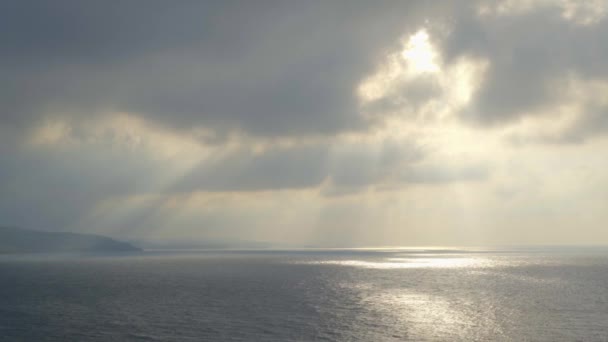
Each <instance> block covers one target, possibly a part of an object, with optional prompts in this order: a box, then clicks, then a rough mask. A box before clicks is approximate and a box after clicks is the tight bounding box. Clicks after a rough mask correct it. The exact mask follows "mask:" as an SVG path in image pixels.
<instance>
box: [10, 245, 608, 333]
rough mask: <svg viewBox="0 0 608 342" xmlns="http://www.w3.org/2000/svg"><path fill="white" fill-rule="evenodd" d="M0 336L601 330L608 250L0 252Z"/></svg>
mask: <svg viewBox="0 0 608 342" xmlns="http://www.w3.org/2000/svg"><path fill="white" fill-rule="evenodd" d="M0 341H608V251H606V250H601V249H595V250H590V249H587V250H578V251H577V250H560V251H558V250H553V251H546V250H545V251H540V250H525V251H524V250H519V251H493V252H487V251H486V252H484V251H466V250H452V251H448V250H343V251H296V252H294V251H292V252H196V253H168V252H162V253H161V252H145V253H143V254H140V255H122V256H107V255H106V256H103V255H101V256H100V255H98V256H81V257H74V256H53V257H49V256H0Z"/></svg>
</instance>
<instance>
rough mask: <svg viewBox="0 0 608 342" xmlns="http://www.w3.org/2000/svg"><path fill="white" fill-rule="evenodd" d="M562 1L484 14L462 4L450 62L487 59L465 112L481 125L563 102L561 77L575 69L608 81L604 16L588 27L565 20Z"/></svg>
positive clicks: (450, 40) (449, 41) (449, 40)
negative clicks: (561, 99)
mask: <svg viewBox="0 0 608 342" xmlns="http://www.w3.org/2000/svg"><path fill="white" fill-rule="evenodd" d="M556 5H557V3H556V4H554V5H552V6H538V7H535V8H533V9H532V10H531V11H529V12H524V13H517V14H512V15H511V14H503V15H499V16H492V15H490V16H489V17H484V16H479V15H477V13H476V10H475V8H474V6H471V7H469V8H466V7H464V8H461V10H460V13H459V15H458V16H455V20H454V23H453V26H452V30H451V32H450V33H449V35H448V36H447V37H446V38H445V39H444V41H443V42H442V44H441V45H442V49H443V53H444V57H445V58H446V60H447V61H448V62H450V61H452V60H454V59H455V58H457V57H459V56H475V57H481V58H485V59H487V60H488V61H489V62H490V64H489V68H488V71H487V73H486V75H485V76H484V80H483V83H482V85H481V88H480V90H479V91H478V93H477V94H476V95H475V97H474V99H473V101H472V103H471V105H470V106H469V107H468V108H467V109H465V110H464V111H463V112H462V113H461V115H462V117H463V118H464V119H465V120H467V121H469V122H471V123H475V124H481V125H502V124H508V123H510V122H513V121H515V120H517V119H519V118H521V117H522V116H524V115H530V114H532V113H539V112H542V111H543V110H545V111H546V110H547V109H550V108H551V106H552V105H553V104H555V103H557V102H559V100H560V97H561V92H560V91H559V88H560V87H562V86H561V85H560V83H559V82H560V80H562V79H564V78H565V77H566V76H567V75H568V74H571V73H574V74H576V75H578V76H579V77H581V78H583V79H590V80H598V79H602V80H606V78H607V77H608V69H606V64H605V60H606V59H607V58H608V49H607V48H606V47H605V44H601V42H602V41H603V39H604V37H605V36H606V34H607V33H608V23H607V21H606V20H602V21H600V22H598V23H596V24H592V25H588V26H584V25H580V24H578V23H575V22H572V21H568V20H565V19H564V18H563V17H562V12H561V9H559V8H557V6H556Z"/></svg>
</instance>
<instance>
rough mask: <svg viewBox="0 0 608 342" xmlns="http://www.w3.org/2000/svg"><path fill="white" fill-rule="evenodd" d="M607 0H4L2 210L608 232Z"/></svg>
mask: <svg viewBox="0 0 608 342" xmlns="http://www.w3.org/2000/svg"><path fill="white" fill-rule="evenodd" d="M607 11H608V2H607V1H602V0H598V1H594V0H590V1H577V0H559V1H558V0H556V1H548V0H540V1H527V0H506V1H487V2H484V1H468V0H467V1H445V2H442V1H420V2H416V1H378V0H375V1H351V0H348V1H346V0H345V1H216V2H204V1H183V0H180V1H165V0H158V1H156V0H145V1H143V0H142V1H129V0H126V1H82V0H73V1H67V0H54V1H24V0H15V1H2V2H0V75H1V77H0V225H5V226H19V227H25V228H34V229H41V230H68V231H81V232H93V233H100V234H107V235H110V236H114V237H118V238H129V239H132V238H135V239H171V240H189V241H207V240H230V239H239V240H256V241H268V242H272V243H277V244H291V245H318V246H380V245H485V244H579V243H580V244H607V243H608V229H606V227H607V225H608V171H607V170H608V139H607V138H608V136H607V135H608V21H607V19H606V15H607Z"/></svg>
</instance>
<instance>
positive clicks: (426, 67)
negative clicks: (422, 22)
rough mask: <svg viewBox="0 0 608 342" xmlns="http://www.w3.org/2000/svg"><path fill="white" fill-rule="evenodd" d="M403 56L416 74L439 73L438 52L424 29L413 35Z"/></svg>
mask: <svg viewBox="0 0 608 342" xmlns="http://www.w3.org/2000/svg"><path fill="white" fill-rule="evenodd" d="M401 56H402V57H403V58H404V59H405V60H406V61H407V62H408V66H409V67H410V68H411V70H412V71H413V72H415V73H425V72H430V73H435V72H439V69H440V68H439V64H438V63H437V52H436V51H435V48H434V46H433V45H432V44H431V42H430V40H429V34H428V32H426V30H424V29H422V30H420V31H418V32H416V33H415V34H413V35H411V36H410V37H409V39H408V41H407V43H406V45H405V49H404V50H403V52H402V53H401Z"/></svg>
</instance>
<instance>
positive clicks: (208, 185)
mask: <svg viewBox="0 0 608 342" xmlns="http://www.w3.org/2000/svg"><path fill="white" fill-rule="evenodd" d="M326 163H327V150H326V149H325V146H298V147H295V148H273V149H270V150H267V151H264V152H263V153H261V154H256V153H254V151H252V150H250V149H245V148H243V149H240V150H238V151H234V152H231V153H227V154H226V155H222V156H219V157H217V158H211V160H205V161H204V162H202V163H201V164H200V165H198V166H197V167H195V168H194V169H193V170H192V171H191V172H190V173H189V174H188V175H186V176H185V177H184V178H183V179H182V180H180V181H179V182H178V183H177V184H175V185H174V186H173V187H172V191H177V192H192V191H193V190H200V191H262V190H279V189H301V188H310V187H315V186H318V185H319V184H320V183H321V182H323V180H324V179H325V177H326V171H327V167H326Z"/></svg>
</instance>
